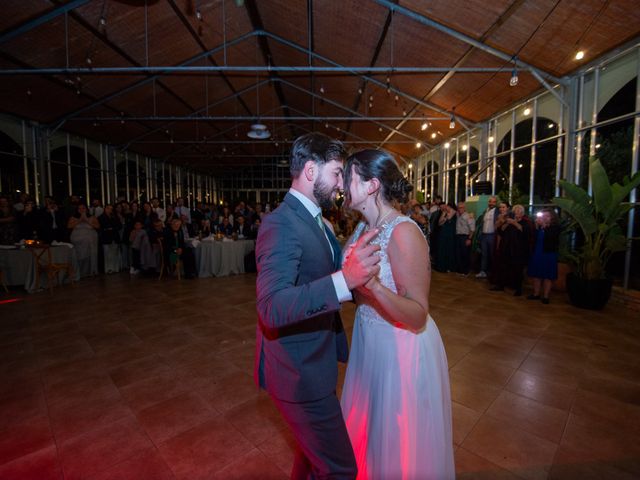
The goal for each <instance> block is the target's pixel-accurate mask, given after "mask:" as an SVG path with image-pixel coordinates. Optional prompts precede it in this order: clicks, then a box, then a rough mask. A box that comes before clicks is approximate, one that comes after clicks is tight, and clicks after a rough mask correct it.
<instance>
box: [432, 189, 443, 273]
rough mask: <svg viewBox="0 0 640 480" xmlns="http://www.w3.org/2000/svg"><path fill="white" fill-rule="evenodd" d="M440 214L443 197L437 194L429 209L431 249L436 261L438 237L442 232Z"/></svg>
mask: <svg viewBox="0 0 640 480" xmlns="http://www.w3.org/2000/svg"><path fill="white" fill-rule="evenodd" d="M440 215H442V197H441V196H440V195H436V196H435V198H434V202H433V205H431V208H430V209H429V251H430V254H431V258H432V260H433V262H434V263H435V259H436V254H437V253H438V237H439V234H440Z"/></svg>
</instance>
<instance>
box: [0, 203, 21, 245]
mask: <svg viewBox="0 0 640 480" xmlns="http://www.w3.org/2000/svg"><path fill="white" fill-rule="evenodd" d="M17 227H18V225H17V224H16V214H15V212H14V210H13V207H12V206H11V205H10V204H9V199H8V198H7V197H4V196H2V197H0V245H13V244H14V243H15V241H16V236H17V235H16V234H17Z"/></svg>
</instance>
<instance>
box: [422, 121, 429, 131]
mask: <svg viewBox="0 0 640 480" xmlns="http://www.w3.org/2000/svg"><path fill="white" fill-rule="evenodd" d="M427 128H429V124H428V123H427V122H424V123H423V124H422V126H420V130H422V131H423V132H424V131H425V130H426V129H427Z"/></svg>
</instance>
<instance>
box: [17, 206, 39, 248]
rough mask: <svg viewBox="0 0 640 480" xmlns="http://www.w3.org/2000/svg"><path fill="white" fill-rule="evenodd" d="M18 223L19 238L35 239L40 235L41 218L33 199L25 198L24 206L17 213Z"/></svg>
mask: <svg viewBox="0 0 640 480" xmlns="http://www.w3.org/2000/svg"><path fill="white" fill-rule="evenodd" d="M16 218H17V223H18V240H21V239H23V238H24V239H25V240H33V239H36V238H37V237H38V227H39V225H40V218H39V214H38V211H37V210H36V207H35V205H34V203H33V200H29V199H27V200H25V203H24V208H23V210H22V211H21V212H18V213H17V215H16Z"/></svg>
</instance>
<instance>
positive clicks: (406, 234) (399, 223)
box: [390, 215, 426, 249]
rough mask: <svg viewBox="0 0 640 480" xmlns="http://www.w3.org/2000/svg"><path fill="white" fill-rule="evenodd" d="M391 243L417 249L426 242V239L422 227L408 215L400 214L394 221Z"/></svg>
mask: <svg viewBox="0 0 640 480" xmlns="http://www.w3.org/2000/svg"><path fill="white" fill-rule="evenodd" d="M390 243H395V244H397V245H398V246H400V247H406V248H408V249H415V248H417V247H419V246H420V245H422V244H424V243H426V239H425V238H424V235H423V233H422V230H420V227H418V225H417V224H416V223H415V222H414V221H413V220H411V219H410V218H409V217H407V216H404V215H398V216H397V217H396V218H395V220H394V221H393V229H392V231H391V235H390Z"/></svg>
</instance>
